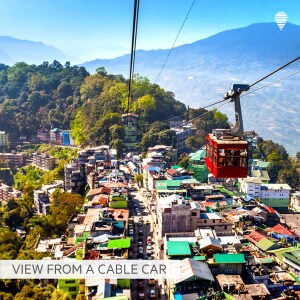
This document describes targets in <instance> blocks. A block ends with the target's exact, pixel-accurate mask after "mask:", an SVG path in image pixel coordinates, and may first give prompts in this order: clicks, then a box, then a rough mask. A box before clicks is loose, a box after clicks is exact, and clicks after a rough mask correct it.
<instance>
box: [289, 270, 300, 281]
mask: <svg viewBox="0 0 300 300" xmlns="http://www.w3.org/2000/svg"><path fill="white" fill-rule="evenodd" d="M289 274H290V275H291V277H292V278H293V279H295V280H296V282H297V283H298V284H300V278H299V277H298V276H296V275H295V274H294V273H292V272H290V273H289Z"/></svg>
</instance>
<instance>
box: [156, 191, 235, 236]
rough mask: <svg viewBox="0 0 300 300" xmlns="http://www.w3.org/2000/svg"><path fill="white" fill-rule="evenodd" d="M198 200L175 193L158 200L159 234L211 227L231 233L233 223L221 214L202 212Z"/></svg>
mask: <svg viewBox="0 0 300 300" xmlns="http://www.w3.org/2000/svg"><path fill="white" fill-rule="evenodd" d="M201 211H202V208H201V205H200V204H199V203H198V202H188V201H186V200H184V198H183V197H182V196H179V195H176V194H173V195H171V196H169V197H163V198H159V199H158V200H157V220H156V224H157V226H158V235H159V237H160V238H162V237H164V235H165V234H166V233H173V232H191V231H194V230H196V229H198V228H200V229H204V228H211V229H213V230H215V232H216V234H217V235H220V236H222V235H231V234H232V229H233V223H232V222H231V221H229V220H227V219H225V218H224V217H223V216H222V215H221V214H219V213H216V212H213V213H207V212H201Z"/></svg>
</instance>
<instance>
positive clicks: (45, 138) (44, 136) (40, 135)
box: [36, 130, 50, 143]
mask: <svg viewBox="0 0 300 300" xmlns="http://www.w3.org/2000/svg"><path fill="white" fill-rule="evenodd" d="M49 138H50V137H49V132H48V131H43V130H38V131H37V135H36V139H37V140H38V141H39V142H43V143H48V142H49Z"/></svg>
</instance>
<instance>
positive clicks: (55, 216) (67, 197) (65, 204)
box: [50, 192, 84, 234]
mask: <svg viewBox="0 0 300 300" xmlns="http://www.w3.org/2000/svg"><path fill="white" fill-rule="evenodd" d="M83 203H84V199H83V198H82V196H81V195H79V194H71V193H67V192H64V193H60V192H57V194H56V195H53V200H52V203H51V206H50V211H51V216H50V220H51V222H52V224H53V227H54V230H55V233H57V234H62V233H64V232H65V230H66V227H67V224H68V220H69V219H70V217H71V216H72V215H75V214H78V213H80V212H81V209H82V206H83Z"/></svg>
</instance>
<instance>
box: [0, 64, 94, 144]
mask: <svg viewBox="0 0 300 300" xmlns="http://www.w3.org/2000/svg"><path fill="white" fill-rule="evenodd" d="M88 75H89V73H88V72H87V71H86V70H85V68H83V67H77V66H70V64H69V63H68V62H67V63H66V64H65V65H64V66H63V65H61V64H60V63H59V62H58V61H53V63H51V64H49V63H48V62H44V63H43V64H41V65H38V66H36V65H28V64H26V63H23V62H22V63H16V64H15V65H14V66H12V67H9V66H6V65H3V64H0V119H1V125H0V130H4V131H6V132H7V133H9V134H10V138H11V140H12V141H14V140H16V139H18V138H19V137H20V136H26V137H29V138H30V137H32V136H34V135H35V134H36V132H37V130H38V129H44V130H49V129H50V128H51V127H62V128H66V129H67V128H69V126H70V125H69V124H70V120H71V119H73V118H74V116H75V115H76V110H77V109H78V108H79V107H80V106H81V105H82V101H81V97H80V86H81V84H82V82H83V81H84V79H85V78H86V77H87V76H88Z"/></svg>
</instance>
